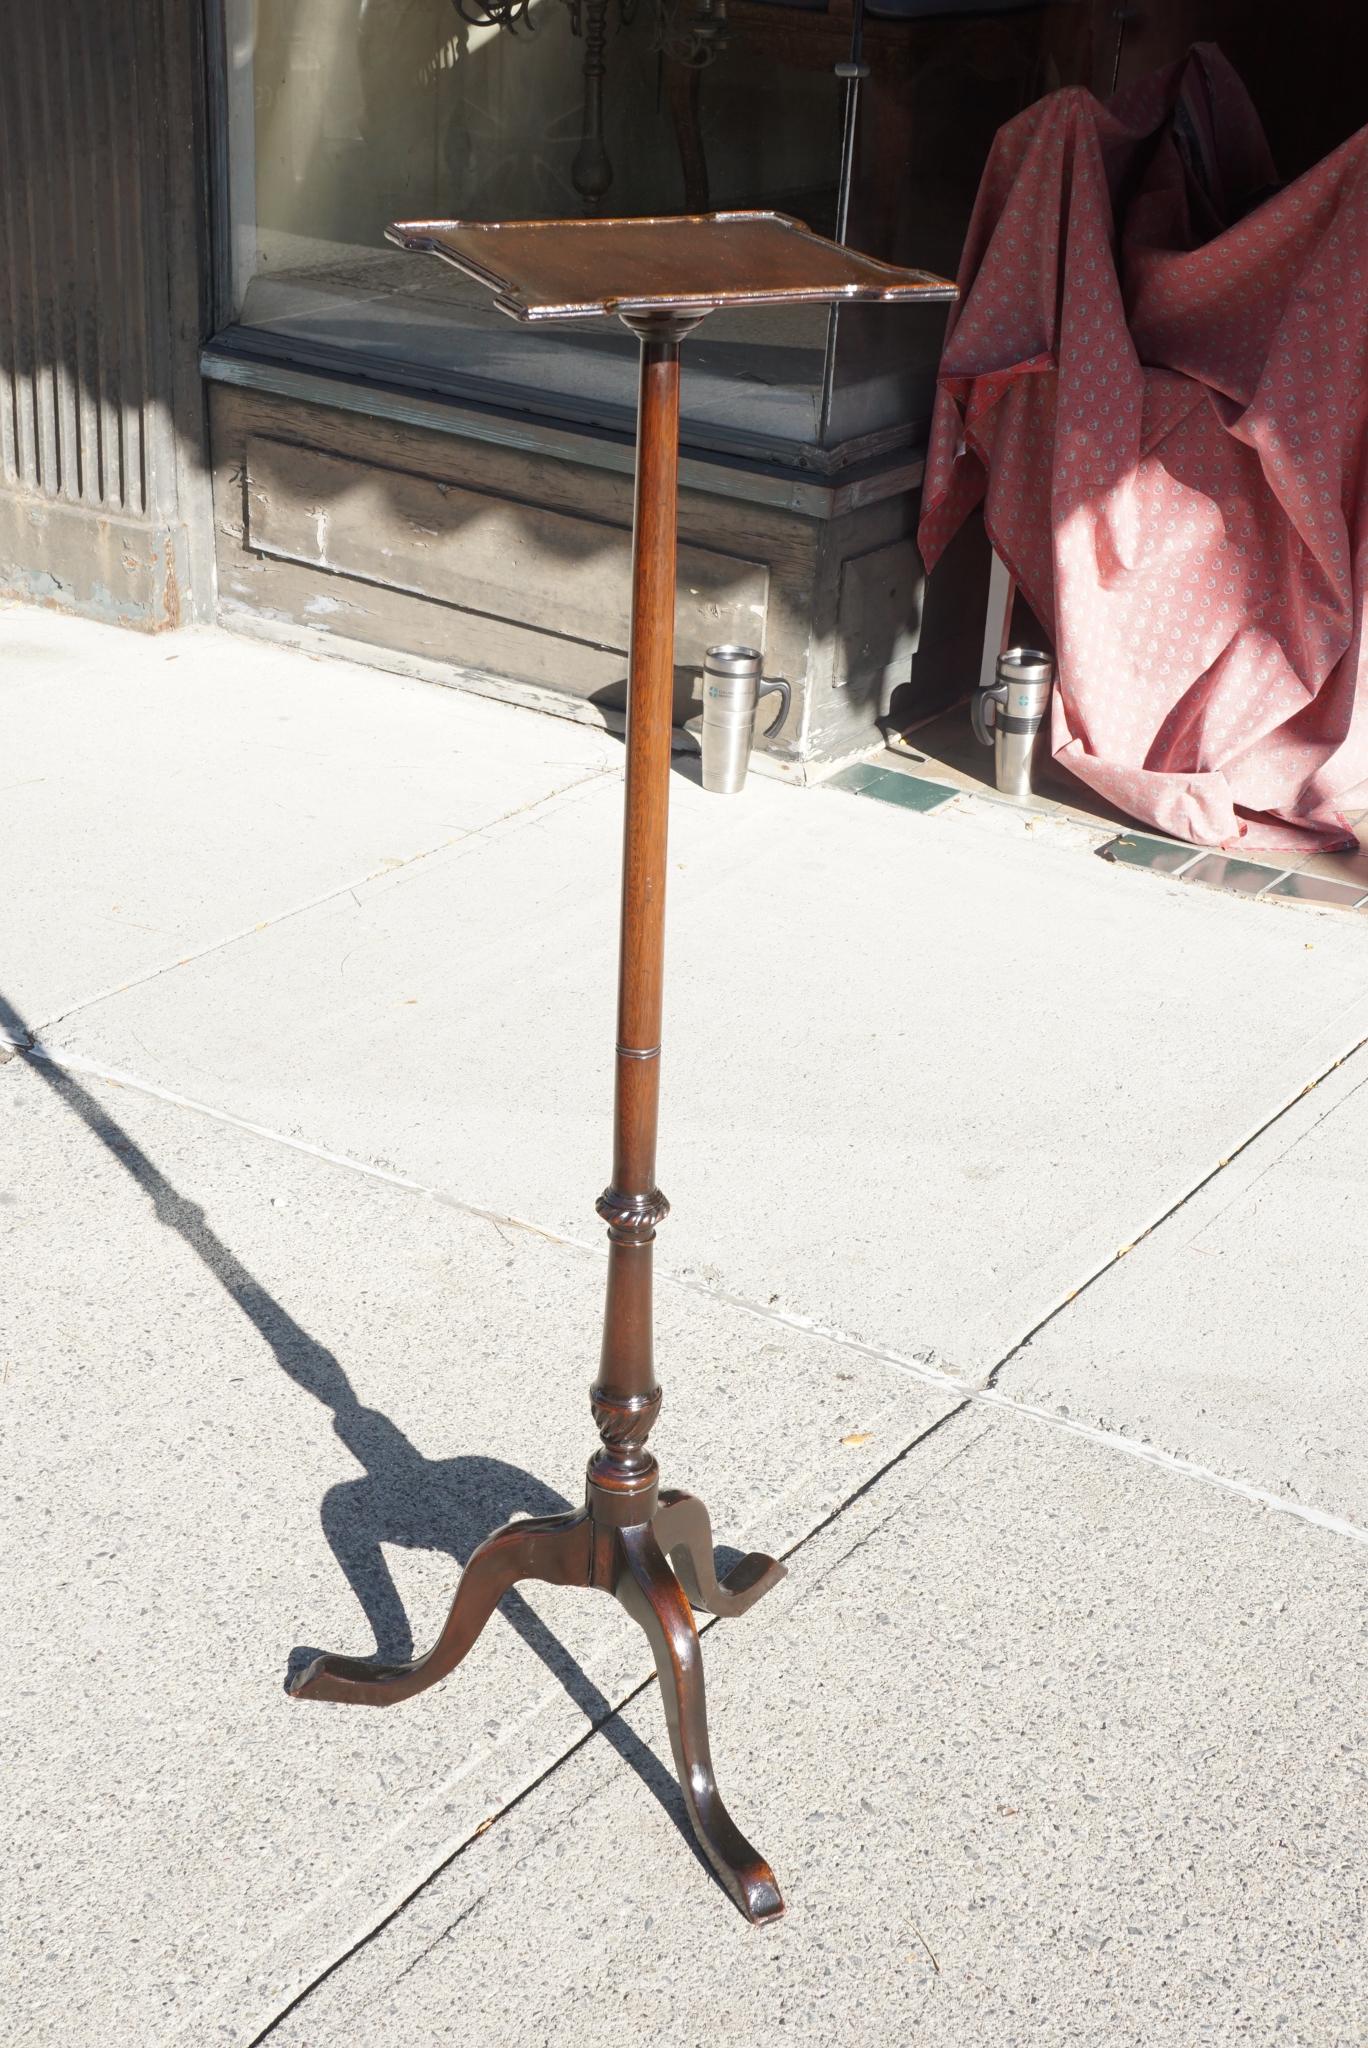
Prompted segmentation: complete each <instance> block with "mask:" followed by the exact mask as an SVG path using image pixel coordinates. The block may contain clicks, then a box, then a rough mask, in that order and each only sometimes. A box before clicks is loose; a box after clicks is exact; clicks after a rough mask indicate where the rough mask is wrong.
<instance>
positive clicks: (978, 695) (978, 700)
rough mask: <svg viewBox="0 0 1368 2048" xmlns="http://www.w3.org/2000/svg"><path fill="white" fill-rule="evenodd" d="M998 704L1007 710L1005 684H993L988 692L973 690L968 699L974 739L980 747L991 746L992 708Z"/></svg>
mask: <svg viewBox="0 0 1368 2048" xmlns="http://www.w3.org/2000/svg"><path fill="white" fill-rule="evenodd" d="M995 704H1000V705H1001V706H1002V709H1003V710H1004V711H1005V710H1006V709H1007V685H1006V683H994V685H993V687H992V688H991V689H990V690H975V692H974V694H973V696H972V697H971V698H970V699H969V717H970V721H971V723H972V725H973V728H974V738H975V739H976V740H977V741H978V742H979V744H980V746H984V747H991V746H992V744H993V706H994V705H995Z"/></svg>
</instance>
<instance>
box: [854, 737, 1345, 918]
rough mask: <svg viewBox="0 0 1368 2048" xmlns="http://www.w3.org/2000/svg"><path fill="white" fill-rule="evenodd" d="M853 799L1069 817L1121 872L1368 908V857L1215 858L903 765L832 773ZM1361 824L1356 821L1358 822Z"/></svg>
mask: <svg viewBox="0 0 1368 2048" xmlns="http://www.w3.org/2000/svg"><path fill="white" fill-rule="evenodd" d="M824 786H825V787H826V788H828V789H841V790H846V791H848V792H850V794H851V795H854V796H862V797H873V798H875V800H876V801H878V802H881V803H891V804H898V805H900V806H901V807H902V808H903V809H904V810H909V811H927V812H930V811H941V810H950V809H976V808H978V807H979V806H980V805H982V804H984V803H991V804H995V805H1002V806H1005V807H1007V808H1009V809H1012V810H1017V811H1023V812H1026V813H1037V814H1038V815H1039V817H1040V820H1041V822H1042V823H1045V822H1047V821H1063V820H1067V821H1069V822H1071V823H1072V824H1074V825H1075V826H1078V827H1081V828H1083V830H1084V832H1085V833H1086V834H1087V836H1088V837H1089V838H1090V839H1091V841H1092V850H1093V851H1094V852H1095V853H1097V854H1098V855H1099V856H1100V858H1101V859H1103V860H1106V861H1112V862H1114V863H1115V864H1116V865H1117V866H1118V867H1127V868H1139V869H1141V870H1143V871H1145V872H1147V873H1149V874H1156V875H1164V876H1167V877H1168V878H1169V879H1170V880H1177V881H1182V882H1193V883H1195V884H1196V885H1197V886H1198V887H1199V888H1205V889H1220V890H1223V891H1224V892H1225V893H1226V894H1227V895H1232V896H1244V897H1247V898H1250V899H1251V900H1257V901H1259V902H1261V903H1294V904H1303V905H1306V906H1308V907H1311V908H1315V909H1318V910H1340V911H1368V853H1362V852H1360V853H1352V854H1312V855H1305V854H1303V855H1302V856H1300V858H1299V859H1298V860H1296V861H1295V862H1293V863H1289V862H1287V861H1286V860H1283V859H1280V858H1279V857H1278V856H1277V855H1274V856H1272V857H1271V858H1270V859H1269V860H1267V861H1260V860H1247V859H1243V858H1238V857H1236V856H1234V855H1231V854H1225V853H1212V852H1210V851H1208V850H1206V849H1204V848H1202V847H1199V846H1189V845H1187V844H1186V843H1184V842H1183V841H1181V840H1175V839H1163V838H1160V837H1158V836H1157V835H1155V834H1151V833H1147V832H1138V831H1128V832H1121V833H1118V832H1117V831H1116V828H1115V825H1114V823H1112V822H1110V821H1106V820H1101V819H1099V818H1097V817H1095V816H1092V815H1089V813H1087V812H1086V811H1082V810H1076V809H1074V807H1073V806H1071V805H1069V804H1066V803H1061V802H1059V801H1058V800H1057V799H1054V798H1049V797H1031V798H1027V799H1026V800H1025V801H1024V802H1020V803H1018V802H1017V801H1016V800H1015V799H1013V798H1011V797H1004V796H1002V795H1000V794H999V793H998V792H997V791H996V790H990V789H988V788H986V787H984V786H980V787H978V788H974V787H972V786H971V787H966V786H965V782H964V780H963V779H957V780H956V781H954V782H949V781H947V782H938V781H934V780H932V779H931V778H929V777H926V776H922V775H915V774H912V773H911V772H910V771H909V770H908V769H907V768H906V767H904V766H903V765H902V764H901V763H898V765H896V766H888V767H884V766H882V765H880V764H879V763H878V762H874V761H862V762H859V763H857V764H856V765H855V766H854V767H852V768H845V769H842V771H841V772H840V773H839V774H838V775H833V776H832V777H831V779H830V780H829V781H828V782H827V783H826V784H825V785H824ZM1354 822H1355V824H1356V825H1357V820H1355V821H1354Z"/></svg>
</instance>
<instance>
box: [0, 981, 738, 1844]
mask: <svg viewBox="0 0 1368 2048" xmlns="http://www.w3.org/2000/svg"><path fill="white" fill-rule="evenodd" d="M0 1032H3V1033H5V1034H6V1035H7V1036H8V1037H9V1038H10V1039H11V1040H12V1041H13V1042H14V1045H15V1048H16V1052H17V1055H18V1057H19V1058H20V1059H22V1060H23V1061H24V1063H25V1065H26V1066H27V1067H28V1069H29V1071H30V1072H31V1073H33V1074H35V1075H36V1076H37V1077H38V1079H39V1080H40V1081H42V1082H43V1084H44V1086H45V1087H47V1088H49V1089H50V1090H51V1092H52V1093H53V1094H54V1095H55V1096H57V1098H58V1099H59V1101H61V1102H62V1103H63V1104H65V1106H66V1107H67V1108H68V1109H69V1110H70V1111H71V1112H72V1114H73V1115H74V1116H77V1117H79V1118H80V1120H81V1122H82V1123H83V1124H84V1125H85V1126H86V1128H87V1130H88V1131H90V1133H91V1134H92V1136H93V1137H95V1138H97V1139H98V1140H99V1142H100V1144H101V1145H103V1146H104V1148H105V1150H106V1151H107V1152H108V1153H109V1154H110V1155H111V1157H113V1158H114V1159H117V1161H118V1162H119V1164H120V1166H122V1167H123V1169H124V1171H125V1172H126V1173H127V1174H129V1175H130V1176H131V1178H132V1179H133V1180H135V1181H136V1182H137V1184H138V1186H139V1187H140V1188H141V1189H142V1190H143V1192H144V1193H145V1194H146V1195H147V1196H148V1197H149V1199H150V1200H151V1203H152V1206H153V1210H154V1212H155V1214H156V1217H157V1221H158V1222H159V1223H162V1224H164V1225H165V1226H166V1228H167V1229H168V1230H173V1231H175V1233H176V1235H177V1236H178V1237H179V1238H181V1239H182V1241H183V1242H184V1243H185V1244H187V1245H189V1247H190V1249H191V1250H192V1251H193V1252H194V1253H195V1255H196V1256H197V1257H198V1258H199V1259H200V1260H202V1261H203V1263H204V1265H205V1266H206V1267H207V1268H208V1270H209V1271H210V1273H212V1274H213V1276H214V1278H215V1280H217V1281H218V1283H219V1285H220V1286H221V1287H222V1288H223V1290H224V1292H225V1293H226V1294H227V1295H228V1297H229V1299H230V1300H231V1301H232V1302H233V1303H234V1304H235V1306H236V1307H237V1308H239V1309H240V1310H241V1311H242V1313H243V1315H244V1316H246V1318H247V1320H248V1322H249V1323H251V1325H252V1326H253V1328H254V1329H255V1330H256V1331H257V1332H258V1333H259V1334H260V1336H261V1337H262V1338H263V1340H264V1341H265V1342H266V1343H267V1344H268V1345H269V1346H270V1349H271V1351H272V1352H273V1353H274V1355H275V1359H276V1362H277V1364H278V1365H279V1366H280V1368H281V1370H282V1371H283V1372H285V1373H287V1374H288V1375H289V1377H290V1378H291V1379H292V1380H293V1381H294V1382H295V1384H296V1386H299V1387H302V1388H303V1389H304V1391H305V1392H306V1393H309V1394H312V1395H313V1396H314V1398H315V1400H317V1401H319V1402H321V1403H322V1405H323V1406H324V1407H325V1408H327V1409H329V1410H330V1411H331V1414H332V1420H333V1428H334V1429H335V1430H336V1432H337V1435H338V1436H339V1437H340V1438H341V1440H342V1442H343V1443H344V1444H345V1445H346V1447H347V1449H348V1450H349V1451H350V1452H351V1454H352V1456H353V1457H354V1458H355V1459H356V1460H357V1462H358V1463H359V1464H360V1465H361V1466H362V1467H363V1476H362V1477H361V1478H359V1479H351V1480H346V1481H344V1482H342V1483H341V1484H339V1485H337V1486H333V1487H330V1488H329V1489H328V1491H327V1493H326V1494H325V1495H324V1496H323V1500H322V1503H321V1507H320V1519H321V1522H322V1525H323V1532H324V1534H325V1536H326V1537H327V1539H328V1543H329V1545H330V1547H331V1549H332V1553H333V1556H334V1557H335V1558H336V1559H337V1562H338V1565H339V1566H340V1567H341V1570H342V1573H343V1576H344V1577H345V1578H346V1581H347V1583H348V1585H349V1586H350V1587H351V1589H352V1591H353V1592H354V1593H355V1595H356V1598H357V1601H358V1602H359V1604H360V1607H361V1610H362V1612H363V1613H364V1615H365V1617H366V1619H367V1621H368V1623H369V1624H370V1627H371V1629H372V1632H373V1633H374V1636H375V1648H376V1654H377V1655H378V1656H379V1657H381V1658H383V1659H385V1660H387V1661H397V1660H399V1659H407V1658H409V1657H411V1656H412V1655H413V1652H414V1643H413V1635H412V1631H411V1629H410V1627H409V1621H408V1616H407V1614H406V1612H405V1610H404V1605H403V1602H402V1601H401V1599H400V1597H399V1592H398V1588H397V1587H396V1586H395V1583H394V1580H393V1578H392V1577H391V1575H390V1571H389V1567H388V1565H387V1564H386V1562H385V1557H384V1551H383V1548H382V1546H383V1545H384V1544H386V1543H393V1544H400V1545H404V1546H406V1547H407V1548H409V1549H415V1550H432V1551H437V1552H439V1553H444V1554H445V1555H447V1556H449V1557H451V1558H452V1559H453V1561H454V1562H455V1563H457V1564H458V1565H461V1564H464V1562H465V1560H466V1558H467V1557H468V1556H469V1555H470V1552H471V1551H472V1550H473V1549H474V1548H475V1546H476V1544H477V1543H479V1542H481V1541H482V1540H483V1538H484V1537H485V1536H486V1535H487V1534H488V1533H489V1530H490V1528H491V1527H492V1526H493V1525H495V1524H497V1523H498V1522H501V1521H505V1520H506V1519H507V1518H508V1516H509V1515H510V1514H513V1513H519V1512H521V1513H529V1514H535V1515H546V1514H556V1513H558V1512H560V1511H561V1510H563V1509H564V1508H566V1507H567V1506H568V1502H566V1501H565V1500H564V1498H563V1497H562V1496H561V1495H560V1494H558V1493H555V1492H554V1491H553V1490H552V1489H551V1488H550V1487H547V1486H544V1485H543V1484H542V1483H541V1482H540V1481H539V1480H537V1479H534V1478H533V1477H532V1476H531V1475H530V1474H529V1473H526V1472H524V1471H522V1470H520V1468H519V1467H518V1466H516V1465H509V1464H505V1463H504V1462H503V1461H502V1460H500V1459H497V1458H481V1457H460V1458H428V1457H425V1456H424V1455H423V1453H422V1452H421V1451H420V1450H418V1448H417V1447H416V1446H415V1445H414V1444H412V1443H410V1441H409V1439H408V1438H407V1437H406V1436H405V1435H404V1432H403V1431H402V1430H401V1429H400V1428H399V1427H398V1425H397V1424H396V1423H394V1422H392V1421H391V1420H390V1418H389V1417H388V1416H387V1415H384V1414H382V1413H381V1411H380V1410H379V1409H378V1408H367V1407H365V1406H364V1405H363V1404H362V1403H361V1402H360V1401H358V1400H357V1398H356V1394H355V1392H354V1391H353V1388H352V1385H351V1382H350V1380H349V1379H348V1378H347V1375H346V1373H345V1372H344V1371H343V1370H342V1367H341V1366H340V1365H339V1363H338V1361H337V1359H336V1358H335V1357H334V1356H333V1354H332V1352H331V1351H329V1350H327V1349H326V1347H325V1346H324V1345H322V1344H319V1343H318V1342H317V1341H316V1340H315V1339H314V1338H313V1337H311V1336H310V1335H309V1333H308V1331H307V1330H305V1329H303V1328H301V1326H300V1325H299V1324H298V1323H297V1322H296V1321H295V1320H294V1318H293V1316H291V1315H290V1314H289V1312H288V1311H287V1310H286V1309H284V1308H282V1306H281V1304H280V1303H279V1302H278V1301H277V1300H276V1299H275V1297H274V1296H273V1295H272V1294H270V1293H268V1292H267V1290H266V1289H265V1288H264V1287H263V1286H262V1285H261V1283H260V1282H259V1281H258V1280H256V1279H255V1278H254V1277H253V1276H252V1274H251V1273H249V1272H248V1270H247V1268H246V1267H245V1266H244V1265H243V1264H242V1262H241V1260H240V1259H238V1258H237V1257H236V1255H235V1254H234V1253H233V1252H232V1251H230V1250H229V1248H228V1247H227V1245H225V1244H224V1243H223V1241H222V1239H221V1238H219V1237H217V1236H216V1235H215V1233H214V1231H213V1230H212V1229H211V1228H210V1226H209V1224H208V1223H207V1222H206V1220H205V1215H204V1211H203V1209H202V1208H201V1207H200V1206H199V1204H198V1203H196V1202H191V1201H188V1200H187V1199H186V1197H185V1196H184V1195H182V1194H181V1193H179V1191H178V1190H177V1189H176V1188H175V1187H173V1186H172V1184H171V1182H170V1181H169V1180H167V1178H166V1176H165V1174H163V1173H162V1172H161V1170H160V1168H158V1167H157V1166H156V1165H154V1164H153V1162H152V1161H151V1160H150V1159H149V1158H148V1156H147V1154H146V1153H145V1152H144V1151H142V1150H141V1148H140V1147H139V1146H138V1145H137V1144H136V1143H135V1142H134V1140H133V1139H132V1138H131V1137H130V1136H129V1135H128V1133H127V1132H126V1131H125V1130H124V1129H123V1127H122V1125H120V1124H119V1123H117V1122H116V1121H115V1119H114V1118H113V1117H112V1116H110V1114H109V1113H108V1111H107V1110H105V1109H104V1108H103V1106H102V1105H101V1104H100V1102H99V1101H98V1100H97V1099H96V1097H95V1096H94V1095H92V1094H91V1093H90V1091H89V1090H88V1089H86V1088H83V1087H82V1086H81V1084H80V1083H79V1082H78V1081H77V1080H75V1079H74V1078H73V1076H72V1075H71V1074H69V1073H67V1072H66V1071H65V1070H64V1069H63V1068H61V1067H58V1066H55V1065H53V1064H52V1063H51V1062H50V1061H49V1060H47V1059H45V1058H43V1057H42V1056H41V1055H40V1054H38V1053H37V1052H35V1051H34V1050H33V1035H32V1033H31V1032H30V1031H29V1029H28V1027H27V1025H26V1024H25V1023H24V1020H23V1018H22V1017H21V1016H20V1015H19V1014H18V1012H17V1011H16V1010H14V1009H13V1008H12V1007H11V1006H10V1004H9V1003H7V1002H6V1001H5V999H4V997H3V996H0ZM499 1611H500V1613H502V1614H503V1615H504V1617H505V1618H506V1619H507V1620H508V1621H509V1622H510V1623H511V1625H512V1626H513V1628H514V1629H515V1630H516V1631H517V1633H518V1634H519V1636H521V1638H522V1640H523V1641H524V1642H525V1643H526V1644H527V1646H528V1648H529V1649H531V1650H534V1651H535V1652H536V1654H537V1656H538V1657H540V1658H541V1660H542V1662H543V1663H544V1664H545V1665H546V1667H547V1669H548V1670H549V1671H551V1672H552V1673H553V1674H554V1676H555V1677H556V1678H557V1679H558V1680H559V1681H560V1683H561V1684H562V1685H563V1686H564V1687H565V1690H566V1691H567V1692H568V1693H569V1695H570V1697H571V1699H572V1700H573V1701H574V1702H575V1705H576V1706H577V1707H578V1708H579V1709H580V1711H581V1712H582V1713H583V1714H585V1715H586V1716H587V1717H588V1719H589V1720H590V1721H591V1722H592V1723H593V1725H594V1726H595V1727H596V1728H597V1727H601V1732H602V1733H603V1735H604V1736H605V1737H606V1739H607V1740H608V1742H609V1743H611V1745H612V1747H613V1748H614V1749H615V1750H616V1751H617V1753H618V1755H619V1756H620V1757H622V1759H623V1761H624V1762H625V1763H627V1764H630V1766H631V1768H632V1769H633V1770H634V1771H635V1772H636V1774H637V1776H638V1777H639V1778H640V1779H641V1780H642V1782H643V1783H644V1784H645V1785H646V1786H647V1787H648V1788H649V1790H650V1791H651V1792H652V1793H653V1794H654V1796H655V1797H656V1798H657V1799H658V1800H659V1802H660V1804H661V1805H662V1806H663V1807H664V1808H665V1810H666V1811H667V1812H668V1813H669V1815H670V1817H671V1819H672V1820H673V1821H674V1822H675V1824H676V1826H677V1827H678V1829H679V1832H680V1833H681V1834H682V1835H683V1836H684V1838H685V1840H686V1841H687V1842H688V1843H689V1845H690V1847H691V1849H693V1851H694V1854H695V1855H696V1856H698V1859H699V1861H700V1862H702V1861H703V1859H702V1856H701V1854H700V1852H699V1850H698V1848H697V1844H696V1843H695V1840H694V1834H693V1829H692V1828H691V1827H690V1825H689V1822H688V1816H687V1813H686V1811H685V1808H684V1801H683V1798H682V1795H681V1793H680V1790H679V1787H678V1785H677V1783H676V1782H675V1779H674V1777H673V1776H672V1774H671V1773H670V1772H669V1771H668V1770H666V1768H665V1767H664V1765H663V1764H661V1763H660V1762H659V1760H658V1759H657V1758H656V1756H655V1755H654V1754H653V1752H652V1751H651V1750H650V1749H648V1748H647V1747H646V1745H645V1743H643V1742H642V1741H641V1739H640V1737H639V1736H637V1735H636V1734H634V1733H633V1731H632V1730H631V1729H630V1728H628V1727H627V1726H626V1725H625V1723H624V1722H623V1721H622V1720H621V1718H620V1717H618V1716H617V1715H616V1714H615V1711H614V1709H613V1706H612V1704H611V1702H610V1701H609V1700H608V1699H607V1698H606V1697H605V1696H604V1694H603V1693H601V1692H600V1691H599V1689H598V1687H597V1686H596V1685H595V1684H594V1683H593V1681H592V1680H591V1679H590V1678H589V1677H588V1675H587V1674H586V1673H585V1672H584V1670H583V1669H582V1668H581V1667H580V1665H579V1664H577V1663H576V1662H575V1660H574V1658H573V1657H572V1656H571V1655H570V1653H569V1651H568V1650H566V1648H565V1647H564V1645H563V1644H562V1643H561V1642H560V1641H559V1639H558V1638H557V1637H556V1636H554V1635H553V1634H552V1633H551V1631H550V1629H549V1628H547V1626H546V1624H545V1623H544V1622H543V1621H542V1620H541V1619H540V1618H539V1617H538V1615H537V1614H536V1613H535V1612H534V1611H533V1609H532V1608H531V1607H530V1606H529V1605H528V1603H527V1601H526V1600H524V1599H523V1597H522V1596H521V1594H519V1593H517V1592H511V1593H506V1594H505V1595H504V1597H503V1599H502V1600H501V1601H500V1603H499ZM333 1647H334V1648H339V1647H341V1646H340V1645H333ZM317 1654H318V1651H317V1649H315V1648H313V1647H309V1646H304V1645H301V1646H299V1647H298V1648H296V1649H294V1650H292V1651H291V1652H290V1656H289V1663H288V1670H287V1674H286V1684H287V1685H288V1683H289V1680H290V1678H291V1677H292V1676H293V1675H294V1674H295V1673H296V1672H297V1671H299V1670H300V1669H302V1667H303V1666H304V1665H306V1664H308V1663H310V1662H312V1660H313V1658H314V1657H315V1656H317ZM310 1711H313V1712H316V1711H317V1708H316V1707H311V1708H310ZM344 1711H355V1710H354V1709H348V1710H344ZM704 1868H707V1866H706V1864H704Z"/></svg>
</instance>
